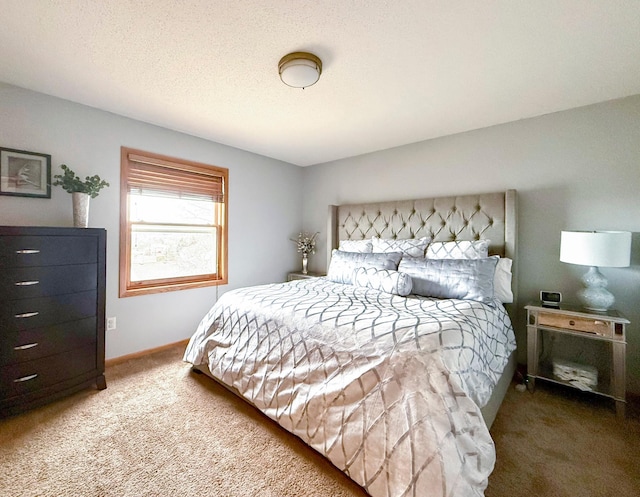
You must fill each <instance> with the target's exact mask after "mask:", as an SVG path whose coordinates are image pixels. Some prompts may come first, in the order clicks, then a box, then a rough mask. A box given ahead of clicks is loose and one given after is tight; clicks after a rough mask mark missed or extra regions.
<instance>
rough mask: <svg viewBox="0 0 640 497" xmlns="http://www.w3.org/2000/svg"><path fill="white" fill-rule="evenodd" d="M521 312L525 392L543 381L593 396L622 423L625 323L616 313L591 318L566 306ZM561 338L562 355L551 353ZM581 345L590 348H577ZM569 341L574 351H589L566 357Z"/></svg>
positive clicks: (588, 313)
mask: <svg viewBox="0 0 640 497" xmlns="http://www.w3.org/2000/svg"><path fill="white" fill-rule="evenodd" d="M525 309H526V310H527V377H528V380H529V386H530V388H531V389H532V390H533V389H534V388H535V380H536V379H543V380H546V381H552V382H555V383H560V384H563V385H568V386H571V387H573V388H578V389H580V390H585V391H589V392H593V393H595V394H598V395H602V396H605V397H609V398H611V399H614V400H615V402H616V413H617V415H618V417H624V410H625V403H626V401H625V381H626V377H625V376H626V369H625V353H626V345H627V342H626V339H625V328H626V325H628V324H629V320H628V319H626V318H625V317H624V316H622V314H620V313H619V312H618V311H613V310H609V311H606V312H595V311H589V310H587V309H584V308H582V307H579V306H572V305H568V304H562V305H560V306H559V307H543V306H541V305H539V304H529V305H527V306H525ZM561 338H563V339H565V342H566V343H567V344H568V345H569V347H568V350H564V351H560V350H554V349H556V347H555V345H556V344H555V341H556V340H560V339H561ZM583 340H588V341H589V342H590V343H588V344H586V343H583V344H581V343H579V342H581V341H583ZM572 341H573V344H574V348H578V347H580V346H581V345H584V346H589V347H588V350H589V352H590V353H589V354H582V353H581V354H579V356H578V357H577V358H574V357H571V352H572V351H571V343H572ZM576 341H577V342H576ZM585 348H586V347H585ZM585 356H588V358H586V357H585ZM589 362H591V363H589Z"/></svg>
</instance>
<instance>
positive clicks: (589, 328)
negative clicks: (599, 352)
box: [538, 312, 613, 337]
mask: <svg viewBox="0 0 640 497" xmlns="http://www.w3.org/2000/svg"><path fill="white" fill-rule="evenodd" d="M538 325H539V326H551V327H553V328H564V329H567V330H576V331H583V332H586V333H595V334H596V335H600V336H605V337H612V336H613V327H612V326H611V321H607V320H604V319H602V320H601V319H592V318H584V317H575V316H567V315H564V314H554V313H550V312H540V313H538Z"/></svg>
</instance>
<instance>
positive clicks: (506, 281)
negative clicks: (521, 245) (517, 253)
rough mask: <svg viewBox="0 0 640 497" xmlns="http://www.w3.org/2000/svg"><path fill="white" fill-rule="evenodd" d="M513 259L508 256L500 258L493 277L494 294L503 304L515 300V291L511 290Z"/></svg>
mask: <svg viewBox="0 0 640 497" xmlns="http://www.w3.org/2000/svg"><path fill="white" fill-rule="evenodd" d="M512 264H513V261H512V260H511V259H509V258H507V257H501V258H500V259H498V265H497V266H496V272H495V275H494V277H493V294H494V296H495V298H497V299H498V300H499V301H500V302H502V303H503V304H511V303H512V302H513V291H512V290H511V279H512V277H513V275H512V274H511V266H512Z"/></svg>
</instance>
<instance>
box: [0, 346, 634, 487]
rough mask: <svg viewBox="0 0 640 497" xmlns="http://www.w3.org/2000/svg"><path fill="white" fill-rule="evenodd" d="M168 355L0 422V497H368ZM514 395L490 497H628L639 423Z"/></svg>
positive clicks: (549, 396) (582, 406) (539, 394)
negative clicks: (99, 386) (98, 388)
mask: <svg viewBox="0 0 640 497" xmlns="http://www.w3.org/2000/svg"><path fill="white" fill-rule="evenodd" d="M181 355H182V347H173V348H171V349H168V350H166V351H162V352H157V353H155V354H151V355H148V356H145V357H142V358H138V359H133V360H130V361H127V362H124V363H121V364H117V365H114V366H111V367H108V368H107V373H106V376H107V385H108V388H107V389H106V390H104V391H102V392H98V391H96V390H86V391H83V392H80V393H78V394H76V395H74V396H72V397H69V398H67V399H63V400H61V401H58V402H56V403H53V404H50V405H48V406H44V407H41V408H39V409H35V410H32V411H29V412H27V413H25V414H21V415H19V416H14V417H12V418H8V419H4V420H0V495H1V496H3V497H4V496H12V497H14V496H15V497H18V496H74V497H76V496H105V497H106V496H171V497H178V496H184V495H193V496H205V495H207V496H225V497H227V496H228V497H234V496H273V497H276V496H277V497H287V496H291V497H294V496H295V497H302V496H360V497H362V496H364V495H365V494H364V492H363V491H362V490H361V489H360V488H359V487H358V486H357V485H355V484H354V483H353V482H351V481H350V480H349V479H348V478H346V476H344V475H343V474H342V473H341V472H339V471H338V470H337V469H335V468H334V467H333V466H332V465H331V464H330V463H329V462H327V461H326V460H325V459H324V458H322V457H321V456H320V455H318V454H317V453H316V452H314V451H313V450H311V449H309V448H308V447H306V446H305V445H304V444H303V443H302V442H300V441H299V440H298V439H297V438H295V437H293V436H292V435H290V434H288V433H286V432H284V431H283V430H282V429H280V428H279V427H278V426H277V425H275V424H274V423H272V422H271V421H269V420H267V419H266V418H265V417H264V416H262V415H261V414H260V413H258V412H257V411H255V410H254V409H253V408H251V407H249V406H248V405H247V404H245V403H244V402H242V401H241V400H239V399H238V398H236V397H235V396H233V395H231V394H230V393H228V392H227V391H226V390H225V389H224V388H222V387H221V386H219V385H217V384H216V383H214V382H213V381H211V380H210V379H208V378H206V377H204V376H202V375H195V374H193V373H191V372H190V368H189V365H187V364H184V363H182V362H181V360H180V359H181ZM565 394H566V392H564V391H554V390H553V389H546V388H539V389H538V390H537V391H536V393H535V394H530V393H518V392H516V391H515V390H513V389H510V391H509V394H508V396H507V399H506V400H505V404H504V405H503V408H502V410H501V412H500V413H499V414H498V418H497V419H496V422H495V424H494V428H493V429H492V434H493V436H494V438H495V440H496V447H497V453H498V463H497V466H496V470H495V471H494V473H493V475H492V476H491V478H490V481H489V488H488V490H487V493H486V495H487V497H502V496H504V497H506V496H509V497H516V496H519V495H523V496H524V495H526V496H530V497H533V496H540V497H545V496H565V495H566V496H608V495H611V496H614V495H615V496H632V495H633V496H636V495H638V492H637V490H638V489H639V488H640V443H639V442H640V422H639V421H638V419H637V417H635V416H634V417H632V418H631V419H630V420H628V421H626V422H624V423H618V422H617V421H616V419H615V415H614V414H613V411H612V410H611V408H610V406H609V405H608V404H606V405H601V404H595V405H592V403H591V402H589V401H586V400H585V399H584V397H580V396H578V397H576V398H571V397H569V398H567V397H566V395H565Z"/></svg>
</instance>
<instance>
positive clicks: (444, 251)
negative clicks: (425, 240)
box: [427, 240, 490, 259]
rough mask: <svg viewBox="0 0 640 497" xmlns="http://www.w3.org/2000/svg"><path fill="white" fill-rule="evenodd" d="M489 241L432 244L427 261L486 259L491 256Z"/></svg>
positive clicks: (428, 249) (428, 250)
mask: <svg viewBox="0 0 640 497" xmlns="http://www.w3.org/2000/svg"><path fill="white" fill-rule="evenodd" d="M489 243H490V241H489V240H476V241H473V242H472V241H468V240H461V241H459V242H431V243H430V244H429V246H428V247H427V259H484V258H486V257H488V256H489Z"/></svg>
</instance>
